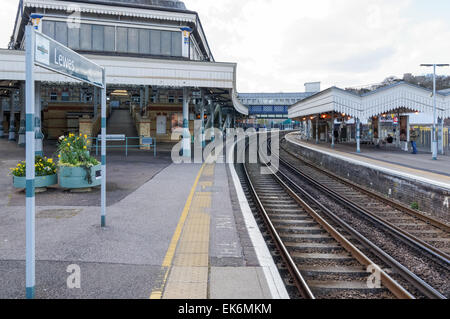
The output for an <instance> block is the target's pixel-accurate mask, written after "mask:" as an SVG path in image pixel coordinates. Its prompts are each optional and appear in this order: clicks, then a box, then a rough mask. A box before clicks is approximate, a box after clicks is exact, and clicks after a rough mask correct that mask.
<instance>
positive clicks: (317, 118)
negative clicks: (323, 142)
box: [316, 114, 319, 144]
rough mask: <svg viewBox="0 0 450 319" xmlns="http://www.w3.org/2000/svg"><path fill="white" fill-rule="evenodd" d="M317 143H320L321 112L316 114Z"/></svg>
mask: <svg viewBox="0 0 450 319" xmlns="http://www.w3.org/2000/svg"><path fill="white" fill-rule="evenodd" d="M316 144H319V114H317V116H316Z"/></svg>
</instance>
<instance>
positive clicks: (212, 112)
mask: <svg viewBox="0 0 450 319" xmlns="http://www.w3.org/2000/svg"><path fill="white" fill-rule="evenodd" d="M210 109H211V142H214V139H215V136H214V122H215V112H216V109H215V108H214V103H212V101H211V104H210Z"/></svg>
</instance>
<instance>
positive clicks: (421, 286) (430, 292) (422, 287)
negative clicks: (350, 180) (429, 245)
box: [272, 154, 446, 299]
mask: <svg viewBox="0 0 450 319" xmlns="http://www.w3.org/2000/svg"><path fill="white" fill-rule="evenodd" d="M272 155H273V154H272ZM278 158H279V160H280V163H282V164H284V165H285V163H286V162H285V161H284V160H283V159H281V157H278ZM290 166H292V165H289V164H288V165H287V167H290ZM294 172H296V173H300V176H303V175H304V174H303V173H302V172H300V171H298V170H296V169H295V168H294ZM277 173H278V174H280V175H282V176H283V178H285V179H286V180H287V181H289V183H290V184H291V185H293V186H294V188H295V189H296V190H298V191H299V193H301V194H302V195H303V196H305V197H306V198H307V199H308V200H310V201H311V202H313V203H314V204H315V205H316V206H318V207H319V208H320V210H321V211H322V212H323V213H324V214H325V215H326V216H328V217H329V218H331V219H332V220H333V221H334V222H335V223H337V224H339V225H340V226H341V227H343V228H344V229H345V230H346V231H347V232H348V233H349V234H350V235H351V236H352V237H354V238H355V239H357V240H358V241H359V242H360V243H361V244H362V245H363V246H364V247H366V248H368V249H370V250H371V251H372V252H374V253H375V254H376V255H377V257H378V258H380V259H381V260H383V261H384V262H385V263H386V264H388V265H389V266H391V267H392V268H394V269H396V270H397V272H398V273H399V274H400V275H401V276H402V277H403V278H404V279H406V280H407V281H408V282H409V283H410V284H412V285H413V286H414V287H416V288H417V289H418V290H419V291H421V292H422V293H423V294H424V295H425V296H427V297H429V298H434V299H446V297H445V296H444V295H442V294H441V293H440V292H439V291H437V290H436V289H434V288H433V287H431V286H430V285H429V284H428V283H426V282H425V281H424V280H422V279H421V278H419V277H418V276H417V275H416V274H414V273H413V272H411V271H410V270H409V269H407V268H406V267H405V266H403V265H402V264H401V263H399V262H398V261H397V260H395V259H394V258H393V257H392V256H390V255H388V254H387V253H386V252H384V251H383V250H382V249H380V248H379V247H378V246H376V245H375V244H374V243H372V242H371V241H370V240H368V239H367V238H366V237H364V236H363V235H361V234H360V233H359V232H358V231H356V230H355V229H354V228H353V227H351V226H350V225H348V224H347V223H346V222H344V221H343V220H342V219H341V218H339V217H338V216H337V215H336V214H334V213H333V212H331V211H330V210H329V209H328V208H327V207H325V206H324V205H323V204H322V203H320V202H319V201H318V200H317V199H316V198H314V197H313V196H312V195H311V194H309V193H308V192H307V191H305V190H304V189H303V188H302V187H300V186H298V184H297V183H295V182H294V181H292V179H291V178H290V177H288V176H287V175H286V174H284V173H282V172H281V171H278V172H277ZM308 180H311V179H310V178H309V177H308ZM315 184H316V183H315Z"/></svg>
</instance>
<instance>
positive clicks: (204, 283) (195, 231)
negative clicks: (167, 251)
mask: <svg viewBox="0 0 450 319" xmlns="http://www.w3.org/2000/svg"><path fill="white" fill-rule="evenodd" d="M214 168H215V165H214V164H210V165H206V166H205V168H204V170H203V172H202V175H201V177H200V180H199V188H198V189H197V190H196V192H195V193H194V196H193V198H192V203H191V206H190V207H189V213H188V215H187V217H186V221H185V223H184V226H183V230H182V234H181V236H180V240H179V242H178V244H177V248H176V251H175V255H174V259H173V262H172V268H171V270H170V273H169V275H168V278H167V283H166V286H165V288H164V293H163V299H206V298H207V290H208V266H209V232H210V224H211V216H210V210H211V201H212V193H211V192H205V191H204V190H205V188H210V187H212V186H213V181H212V179H213V177H214Z"/></svg>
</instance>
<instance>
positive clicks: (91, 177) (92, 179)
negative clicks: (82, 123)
mask: <svg viewBox="0 0 450 319" xmlns="http://www.w3.org/2000/svg"><path fill="white" fill-rule="evenodd" d="M58 159H59V163H58V164H59V185H60V186H61V187H62V188H69V189H76V188H90V187H94V186H98V185H100V184H101V164H100V162H99V161H97V159H95V158H94V157H92V156H90V153H89V150H88V139H87V136H86V135H84V136H83V135H81V134H80V135H79V136H76V135H74V134H69V135H68V136H61V137H60V138H59V144H58Z"/></svg>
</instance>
